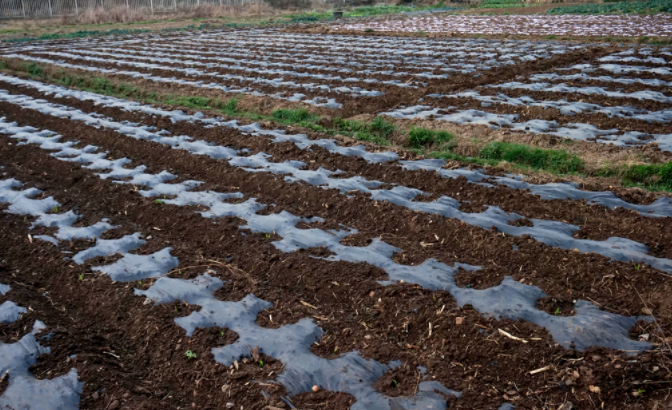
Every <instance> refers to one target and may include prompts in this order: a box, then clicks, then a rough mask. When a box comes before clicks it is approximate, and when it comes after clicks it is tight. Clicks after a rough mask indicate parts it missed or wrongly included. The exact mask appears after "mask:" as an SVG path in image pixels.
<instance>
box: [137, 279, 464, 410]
mask: <svg viewBox="0 0 672 410" xmlns="http://www.w3.org/2000/svg"><path fill="white" fill-rule="evenodd" d="M222 284H223V283H222V281H221V280H220V279H218V278H213V277H211V276H209V275H208V274H204V275H202V276H199V277H197V278H195V279H192V280H182V279H172V278H160V279H159V280H157V281H156V282H155V283H154V284H153V285H152V286H151V287H150V288H149V289H148V290H146V291H143V290H138V289H136V290H135V294H136V295H142V296H145V297H147V298H149V299H151V300H153V301H154V302H155V303H157V304H160V303H171V302H173V301H174V300H181V301H185V302H187V303H189V304H190V305H197V306H200V307H201V309H200V311H198V312H193V313H192V314H190V315H189V316H186V317H180V318H177V319H175V322H176V323H177V324H178V325H179V326H181V327H182V328H183V329H184V330H185V331H186V332H187V336H191V335H192V334H193V332H194V330H196V328H206V327H220V328H227V329H230V330H232V331H234V332H236V333H237V334H238V339H237V340H236V341H235V343H233V344H230V345H227V346H223V347H219V348H213V349H212V354H213V356H214V358H215V360H216V361H217V362H219V363H221V364H224V365H225V366H230V365H232V364H233V362H234V360H241V359H242V358H243V357H250V355H251V354H250V349H249V346H259V352H260V353H264V354H265V355H267V356H270V357H273V358H275V359H277V360H279V361H281V362H282V364H283V366H284V367H283V369H282V373H280V374H279V375H278V377H277V381H278V382H280V383H281V384H282V385H283V386H285V388H286V389H287V393H288V395H290V396H293V395H295V394H299V393H303V392H309V391H311V389H312V387H313V386H315V385H317V386H320V388H322V389H325V390H330V391H334V392H342V393H347V394H351V395H352V396H353V397H354V398H355V400H356V402H355V403H354V404H353V405H352V406H351V407H350V408H351V409H352V410H400V409H409V410H410V409H418V408H427V409H430V408H431V409H445V408H446V402H445V399H444V396H443V395H442V394H446V395H452V396H456V397H459V396H460V393H457V392H454V391H452V390H449V389H447V388H445V387H443V386H442V385H441V384H440V383H438V382H421V383H420V384H419V385H418V393H416V394H415V395H414V396H411V397H388V396H385V395H384V394H382V393H380V392H378V391H376V390H375V389H374V388H373V383H374V382H375V381H376V380H377V379H379V378H380V377H381V376H383V375H384V374H385V373H386V372H387V371H388V370H390V369H394V368H396V367H398V366H399V365H400V363H399V362H392V363H389V364H387V365H385V364H382V363H379V362H377V361H375V360H373V359H371V360H365V359H363V358H362V357H361V356H360V355H359V352H357V351H351V352H348V353H345V354H343V355H341V357H339V358H336V359H331V360H330V359H324V358H320V357H318V356H315V355H314V354H313V353H312V352H311V351H310V345H311V344H313V343H314V342H316V341H319V340H320V339H321V335H322V329H320V328H319V327H317V326H316V325H315V324H314V323H313V320H312V319H309V318H304V319H301V320H299V321H298V322H297V323H295V324H291V325H285V326H282V327H280V328H278V329H268V328H263V327H260V326H259V325H258V324H257V323H256V320H257V315H258V314H259V313H260V312H261V311H262V310H265V309H268V308H270V307H272V306H273V304H272V303H270V302H266V301H264V300H261V299H259V298H257V297H255V296H254V295H252V294H250V295H247V296H246V297H245V298H244V299H242V300H241V301H239V302H225V301H220V300H217V299H216V298H215V297H214V296H213V295H212V293H213V292H214V291H216V290H217V289H219V288H220V287H221V286H222ZM435 390H437V391H439V392H441V393H442V394H439V393H436V392H435Z"/></svg>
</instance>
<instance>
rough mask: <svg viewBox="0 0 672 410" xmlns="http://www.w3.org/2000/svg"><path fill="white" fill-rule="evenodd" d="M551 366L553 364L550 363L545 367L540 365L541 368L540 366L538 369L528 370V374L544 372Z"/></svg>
mask: <svg viewBox="0 0 672 410" xmlns="http://www.w3.org/2000/svg"><path fill="white" fill-rule="evenodd" d="M551 367H553V366H551V365H550V364H549V365H548V366H546V367H542V368H540V369H536V370H532V371H531V372H530V374H537V373H542V372H545V371H546V370H548V369H550V368H551Z"/></svg>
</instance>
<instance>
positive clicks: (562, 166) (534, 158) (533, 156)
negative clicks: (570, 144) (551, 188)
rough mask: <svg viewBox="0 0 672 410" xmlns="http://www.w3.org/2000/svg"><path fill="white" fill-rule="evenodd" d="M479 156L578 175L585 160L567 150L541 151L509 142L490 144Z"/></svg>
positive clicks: (558, 172)
mask: <svg viewBox="0 0 672 410" xmlns="http://www.w3.org/2000/svg"><path fill="white" fill-rule="evenodd" d="M479 156H480V157H481V158H483V159H490V160H499V161H507V162H510V163H514V164H521V165H525V166H528V167H530V168H532V169H538V170H545V171H550V172H553V173H557V174H571V173H577V172H580V171H582V170H583V169H584V163H583V160H581V158H579V157H578V156H577V155H576V154H568V153H567V151H565V150H552V149H541V148H534V147H530V146H527V145H522V144H514V143H507V142H493V143H490V144H488V145H486V146H485V147H483V149H481V151H480V153H479Z"/></svg>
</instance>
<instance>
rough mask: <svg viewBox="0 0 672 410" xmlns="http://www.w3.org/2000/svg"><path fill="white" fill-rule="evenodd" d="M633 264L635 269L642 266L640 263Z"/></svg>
mask: <svg viewBox="0 0 672 410" xmlns="http://www.w3.org/2000/svg"><path fill="white" fill-rule="evenodd" d="M634 266H635V269H641V268H642V265H641V264H637V265H634Z"/></svg>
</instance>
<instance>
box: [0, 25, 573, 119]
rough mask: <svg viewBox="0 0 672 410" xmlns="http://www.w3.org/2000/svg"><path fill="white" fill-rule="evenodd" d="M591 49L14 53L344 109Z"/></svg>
mask: <svg viewBox="0 0 672 410" xmlns="http://www.w3.org/2000/svg"><path fill="white" fill-rule="evenodd" d="M582 48H585V45H582V44H579V45H565V44H560V43H549V42H525V41H489V40H468V39H467V40H436V41H427V40H398V39H397V40H395V39H384V38H380V37H357V38H348V37H343V36H321V37H320V38H315V37H314V36H312V35H301V34H291V33H282V32H277V31H273V30H253V31H239V32H234V33H230V32H214V33H200V34H193V33H191V34H186V35H181V36H148V37H145V38H143V39H137V40H128V39H123V40H116V39H113V40H105V39H95V40H88V41H81V42H75V43H71V44H63V45H60V46H53V45H48V46H45V45H38V46H22V47H14V48H9V49H8V50H7V51H5V53H4V56H5V57H8V58H19V59H23V60H25V61H34V62H40V63H50V64H54V65H57V66H61V67H67V68H78V69H84V70H87V71H91V72H101V73H106V74H121V75H124V76H129V77H133V78H144V79H148V80H150V81H156V82H161V83H174V84H179V85H186V86H190V87H198V88H209V89H213V90H221V91H224V92H229V93H245V94H251V95H257V96H270V97H274V98H280V99H286V100H289V101H295V102H304V103H308V104H312V105H317V106H324V107H329V108H340V107H341V106H342V104H343V102H345V101H346V100H349V99H352V98H366V97H381V96H385V95H387V94H389V93H390V91H395V92H396V91H397V90H398V89H399V88H412V89H417V88H420V89H424V88H425V87H427V86H428V82H430V81H431V82H437V81H444V82H445V81H449V80H450V78H451V76H454V75H467V76H476V77H478V76H480V73H482V72H484V71H488V70H492V69H496V68H499V67H506V66H513V65H516V64H520V63H524V62H533V61H542V60H547V59H550V58H553V57H557V56H561V55H563V54H566V53H570V52H574V51H577V50H580V49H582ZM129 67H130V68H132V69H133V71H129ZM213 80H214V82H213ZM285 90H287V91H285ZM290 90H291V91H290Z"/></svg>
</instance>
